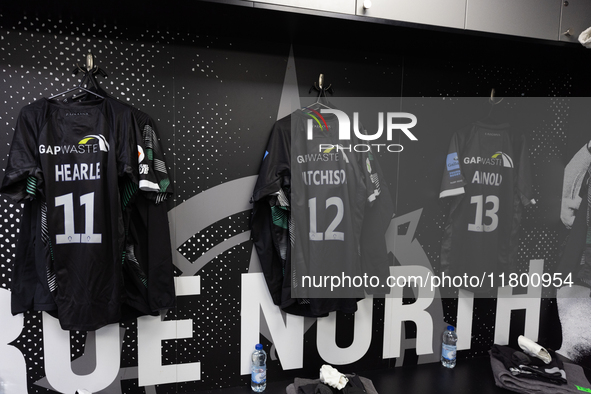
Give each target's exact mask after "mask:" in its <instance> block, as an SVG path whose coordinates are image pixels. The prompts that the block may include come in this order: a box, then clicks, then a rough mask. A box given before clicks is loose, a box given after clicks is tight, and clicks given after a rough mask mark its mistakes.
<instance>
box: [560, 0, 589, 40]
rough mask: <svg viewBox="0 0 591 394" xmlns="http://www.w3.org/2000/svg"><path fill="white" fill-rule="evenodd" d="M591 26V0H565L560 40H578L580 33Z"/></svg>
mask: <svg viewBox="0 0 591 394" xmlns="http://www.w3.org/2000/svg"><path fill="white" fill-rule="evenodd" d="M588 27H591V0H564V1H563V2H562V21H561V24H560V35H559V39H560V41H567V42H578V38H579V34H581V32H582V31H583V30H585V29H587V28H588Z"/></svg>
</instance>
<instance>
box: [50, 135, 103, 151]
mask: <svg viewBox="0 0 591 394" xmlns="http://www.w3.org/2000/svg"><path fill="white" fill-rule="evenodd" d="M99 151H100V152H109V143H108V142H107V139H106V138H105V137H104V136H103V135H102V134H98V135H87V136H85V137H84V138H83V139H81V140H80V141H78V143H77V144H70V145H44V144H41V145H39V153H41V154H48V155H57V154H60V153H61V154H68V153H80V154H83V153H97V152H99Z"/></svg>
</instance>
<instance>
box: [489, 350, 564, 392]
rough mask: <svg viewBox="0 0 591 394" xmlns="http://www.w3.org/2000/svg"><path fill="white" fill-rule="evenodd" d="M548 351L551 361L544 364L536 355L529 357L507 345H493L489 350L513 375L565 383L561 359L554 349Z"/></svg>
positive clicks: (558, 383)
mask: <svg viewBox="0 0 591 394" xmlns="http://www.w3.org/2000/svg"><path fill="white" fill-rule="evenodd" d="M549 353H550V355H551V356H552V361H551V362H550V363H549V364H546V363H544V362H543V361H542V360H540V359H538V358H536V357H530V356H528V355H527V354H525V353H523V352H521V351H519V350H515V349H513V348H511V347H509V346H503V345H493V347H492V349H491V351H490V354H491V356H492V357H494V358H496V359H497V360H499V361H501V362H502V363H503V365H504V366H505V368H507V370H508V371H509V372H511V374H512V375H514V376H517V375H518V376H520V377H523V378H527V379H536V380H540V381H545V382H549V383H553V384H557V385H560V384H566V382H567V380H566V372H565V371H564V365H563V363H562V361H561V360H560V359H559V358H558V357H557V356H556V353H554V351H552V350H549Z"/></svg>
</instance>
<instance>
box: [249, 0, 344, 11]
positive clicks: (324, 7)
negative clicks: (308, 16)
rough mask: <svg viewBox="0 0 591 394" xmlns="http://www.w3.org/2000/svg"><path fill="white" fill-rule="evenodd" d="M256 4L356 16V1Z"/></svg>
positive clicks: (259, 0) (300, 0)
mask: <svg viewBox="0 0 591 394" xmlns="http://www.w3.org/2000/svg"><path fill="white" fill-rule="evenodd" d="M254 2H255V3H267V4H278V5H285V6H289V7H297V8H308V9H311V10H318V11H329V12H338V13H341V14H350V15H355V0H254Z"/></svg>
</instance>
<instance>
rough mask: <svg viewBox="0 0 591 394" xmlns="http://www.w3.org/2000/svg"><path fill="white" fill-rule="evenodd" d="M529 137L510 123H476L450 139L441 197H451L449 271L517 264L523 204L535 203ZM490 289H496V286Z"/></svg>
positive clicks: (445, 250)
mask: <svg viewBox="0 0 591 394" xmlns="http://www.w3.org/2000/svg"><path fill="white" fill-rule="evenodd" d="M532 194H533V193H532V180H531V174H530V164H529V159H528V151H527V145H526V141H525V136H524V135H523V133H521V132H520V131H519V130H515V129H512V128H511V127H510V126H509V125H507V124H500V125H488V124H484V123H481V122H476V123H474V124H472V125H470V126H469V127H467V128H465V129H464V130H461V131H458V132H456V133H455V134H454V135H453V137H452V139H451V142H450V145H449V150H448V154H447V159H446V168H445V169H444V171H443V180H442V184H441V193H440V197H442V198H443V197H452V198H453V200H452V202H451V209H450V212H449V217H448V224H447V226H446V228H445V235H444V239H443V242H442V252H441V264H442V268H443V269H444V270H445V271H447V272H448V273H449V274H450V275H459V276H462V275H464V274H467V275H469V276H472V275H476V276H478V277H479V278H482V275H486V276H487V279H486V281H485V284H486V286H483V287H482V288H474V287H469V288H468V289H469V290H471V291H474V292H481V291H482V292H484V291H489V290H490V289H491V286H490V283H491V282H490V278H489V277H488V275H490V274H491V273H492V274H493V277H494V278H495V282H494V283H496V279H498V276H497V274H498V273H499V272H514V271H515V268H516V258H517V247H518V235H519V226H520V222H521V216H522V211H523V207H524V206H526V205H528V204H530V203H531V202H533V198H532ZM492 287H496V285H493V286H492Z"/></svg>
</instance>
